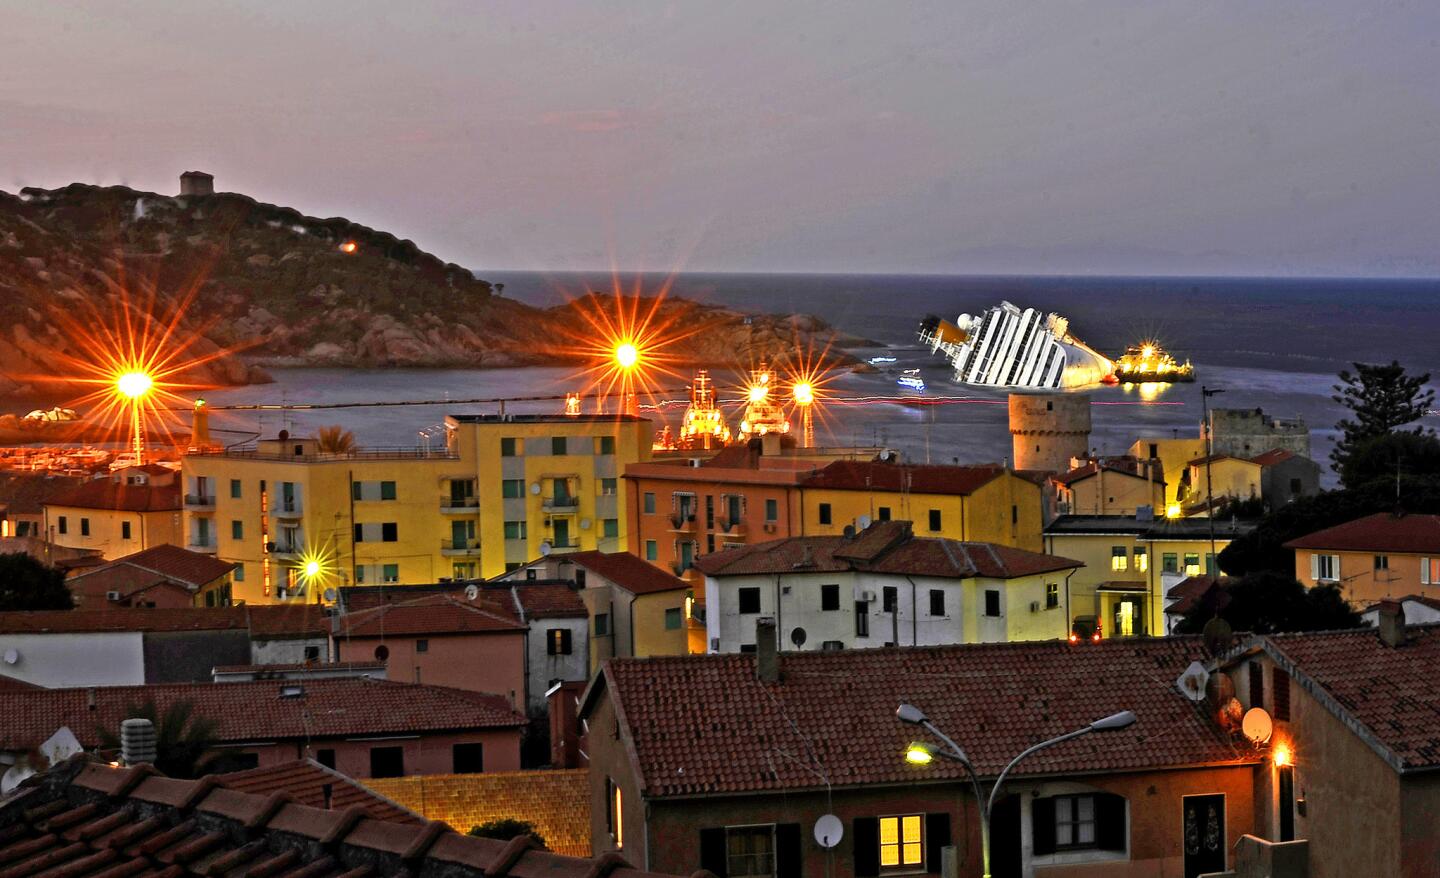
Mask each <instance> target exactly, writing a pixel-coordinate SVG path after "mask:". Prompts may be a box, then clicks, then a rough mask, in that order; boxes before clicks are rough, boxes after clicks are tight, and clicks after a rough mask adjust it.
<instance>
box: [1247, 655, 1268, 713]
mask: <svg viewBox="0 0 1440 878" xmlns="http://www.w3.org/2000/svg"><path fill="white" fill-rule="evenodd" d="M1246 668H1247V670H1246V674H1245V676H1246V677H1247V678H1248V679H1249V681H1250V706H1251V707H1252V708H1254V707H1262V708H1263V707H1264V706H1265V672H1264V670H1263V666H1262V665H1261V664H1260V663H1259V662H1250V663H1249V664H1248V665H1247V666H1246Z"/></svg>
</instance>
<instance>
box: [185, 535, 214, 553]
mask: <svg viewBox="0 0 1440 878" xmlns="http://www.w3.org/2000/svg"><path fill="white" fill-rule="evenodd" d="M185 548H187V549H189V550H190V551H192V552H202V553H206V554H208V553H210V552H214V551H215V550H216V549H217V548H218V547H217V546H216V545H215V541H214V540H210V541H209V542H201V541H197V540H195V539H194V538H192V539H191V540H190V544H189V545H187V546H186V547H185Z"/></svg>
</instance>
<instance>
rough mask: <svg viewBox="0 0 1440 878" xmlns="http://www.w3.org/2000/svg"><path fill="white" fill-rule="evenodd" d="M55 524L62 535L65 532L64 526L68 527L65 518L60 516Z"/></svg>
mask: <svg viewBox="0 0 1440 878" xmlns="http://www.w3.org/2000/svg"><path fill="white" fill-rule="evenodd" d="M56 524H57V525H59V529H60V532H61V533H62V534H63V533H65V532H66V525H68V524H69V522H68V521H66V520H65V516H63V515H62V516H60V519H59V521H57V522H56Z"/></svg>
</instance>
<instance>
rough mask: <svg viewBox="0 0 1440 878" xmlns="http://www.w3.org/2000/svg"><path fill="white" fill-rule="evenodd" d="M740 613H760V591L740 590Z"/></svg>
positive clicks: (755, 589)
mask: <svg viewBox="0 0 1440 878" xmlns="http://www.w3.org/2000/svg"><path fill="white" fill-rule="evenodd" d="M740 612H742V613H758V612H760V589H758V588H742V589H740Z"/></svg>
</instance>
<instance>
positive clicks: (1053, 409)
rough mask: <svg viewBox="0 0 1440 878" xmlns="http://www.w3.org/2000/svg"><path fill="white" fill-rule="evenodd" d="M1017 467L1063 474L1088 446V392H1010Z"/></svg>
mask: <svg viewBox="0 0 1440 878" xmlns="http://www.w3.org/2000/svg"><path fill="white" fill-rule="evenodd" d="M1010 436H1011V442H1012V444H1013V446H1014V451H1015V468H1016V469H1033V470H1044V471H1047V472H1056V473H1063V472H1065V471H1066V470H1068V469H1070V458H1072V457H1084V456H1085V455H1086V453H1087V452H1088V451H1089V448H1090V394H1088V393H1012V394H1010Z"/></svg>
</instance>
